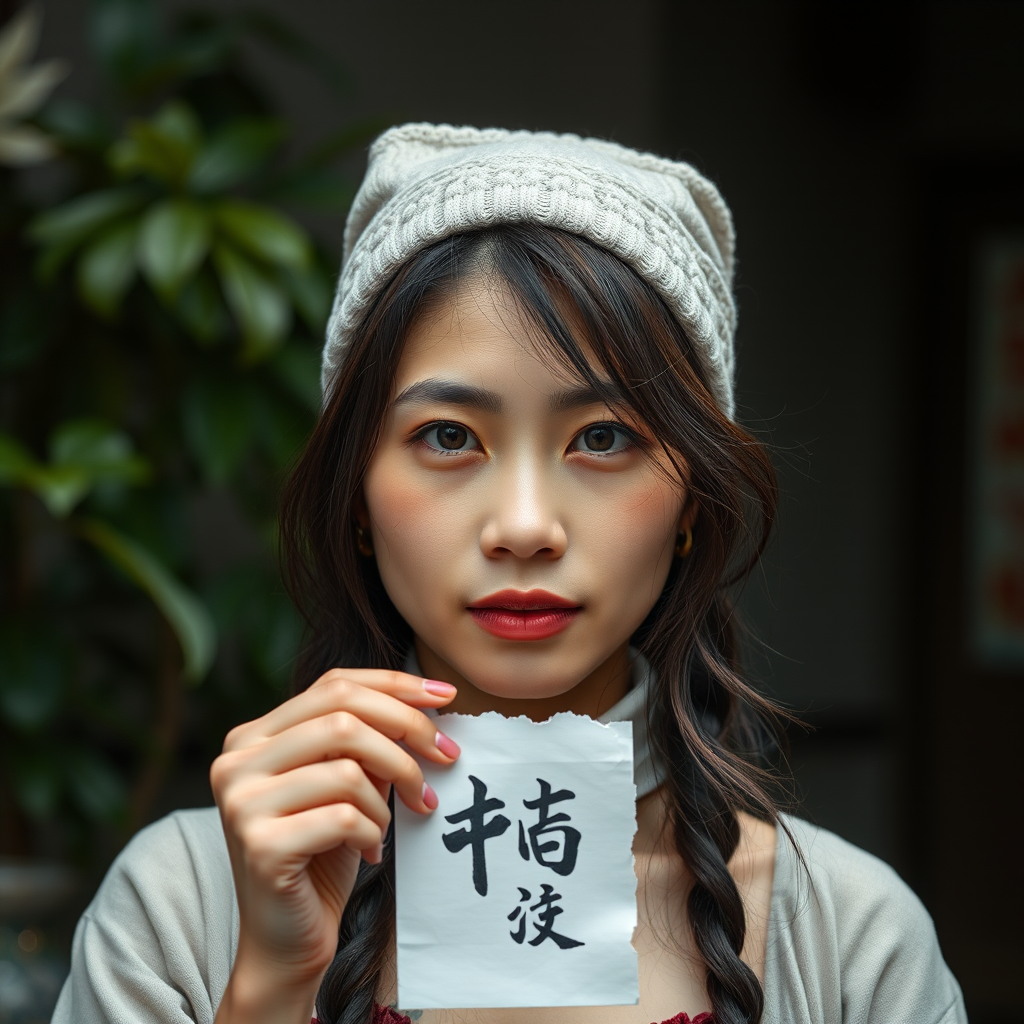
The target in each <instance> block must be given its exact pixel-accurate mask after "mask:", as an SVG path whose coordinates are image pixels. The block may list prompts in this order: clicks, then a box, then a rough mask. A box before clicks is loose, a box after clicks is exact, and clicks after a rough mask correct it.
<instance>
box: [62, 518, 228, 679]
mask: <svg viewBox="0 0 1024 1024" xmlns="http://www.w3.org/2000/svg"><path fill="white" fill-rule="evenodd" d="M80 529H81V532H82V535H83V536H84V537H85V538H86V539H87V540H89V541H91V542H92V543H93V544H95V545H96V547H97V548H99V549H100V551H102V552H103V553H104V554H105V555H106V556H107V557H108V558H109V559H110V560H111V561H112V562H113V563H114V564H115V565H117V566H118V567H119V568H121V569H122V570H123V571H124V572H125V573H126V574H127V575H128V576H129V577H130V578H131V579H132V580H134V582H135V583H137V584H138V585H139V586H140V587H141V588H142V589H143V590H144V591H145V592H146V593H147V594H148V595H149V596H150V598H151V599H152V601H153V603H154V604H155V605H156V606H157V608H159V609H160V611H161V613H162V614H163V616H164V618H165V619H166V620H167V622H168V625H170V627H171V629H172V630H173V631H174V635H175V636H176V637H177V638H178V643H179V644H180V645H181V651H182V656H183V658H184V663H185V673H184V674H185V678H186V679H187V680H189V682H192V683H198V682H200V681H201V680H202V679H203V677H204V676H205V675H206V674H207V672H209V670H210V666H211V665H212V664H213V657H214V654H215V653H216V648H217V634H216V629H215V628H214V625H213V620H212V619H211V618H210V613H209V612H208V611H207V610H206V607H205V606H204V605H203V603H202V601H200V600H199V598H198V597H196V595H195V594H193V593H192V591H191V590H189V589H188V588H187V587H186V586H185V585H184V584H183V583H181V582H180V581H179V580H178V579H176V578H175V577H174V576H173V575H172V574H171V572H170V571H169V570H168V569H167V567H166V566H164V565H163V564H162V563H161V562H160V561H158V560H157V559H156V558H155V557H154V556H153V555H152V554H151V553H150V552H149V551H147V550H146V549H145V548H144V547H143V546H142V545H141V544H139V543H137V542H136V541H134V540H132V539H131V538H130V537H126V536H125V535H124V534H122V533H119V532H118V531H116V530H114V529H112V528H111V527H110V526H108V525H107V524H106V523H101V522H99V521H98V520H95V519H92V520H88V521H87V522H85V523H83V524H82V525H81V527H80Z"/></svg>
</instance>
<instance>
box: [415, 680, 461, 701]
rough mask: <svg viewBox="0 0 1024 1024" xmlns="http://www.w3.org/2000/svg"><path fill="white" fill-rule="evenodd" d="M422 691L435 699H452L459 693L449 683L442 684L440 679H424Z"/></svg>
mask: <svg viewBox="0 0 1024 1024" xmlns="http://www.w3.org/2000/svg"><path fill="white" fill-rule="evenodd" d="M423 689H424V690H426V691H427V693H432V694H433V695H434V696H435V697H454V696H455V694H456V693H458V692H459V691H458V690H456V689H455V687H454V686H452V684H451V683H443V682H441V680H440V679H424V680H423Z"/></svg>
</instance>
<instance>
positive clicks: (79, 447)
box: [50, 418, 149, 484]
mask: <svg viewBox="0 0 1024 1024" xmlns="http://www.w3.org/2000/svg"><path fill="white" fill-rule="evenodd" d="M50 459H51V461H52V462H53V464H54V465H55V466H66V465H73V466H77V467H79V468H81V469H83V470H85V471H86V472H88V473H89V474H90V476H91V477H92V478H93V479H95V480H118V481H123V482H125V483H132V484H137V483H142V482H143V481H144V480H146V479H148V478H149V465H148V463H147V462H146V460H145V459H143V458H141V457H139V456H138V455H136V454H135V446H134V445H133V444H132V440H131V438H130V437H129V436H128V435H127V434H125V433H122V432H121V431H119V430H117V429H116V428H115V427H113V426H111V425H110V424H109V423H106V422H104V421H103V420H97V419H92V418H85V419H76V420H68V421H66V422H64V423H61V424H59V425H58V426H57V427H56V428H55V429H54V432H53V434H52V435H51V437H50Z"/></svg>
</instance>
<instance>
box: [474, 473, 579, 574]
mask: <svg viewBox="0 0 1024 1024" xmlns="http://www.w3.org/2000/svg"><path fill="white" fill-rule="evenodd" d="M494 483H495V484H496V485H497V486H495V489H494V493H493V497H492V499H491V500H492V502H493V504H492V508H491V514H490V516H489V517H488V519H487V521H486V523H485V525H484V528H483V530H482V531H481V534H480V548H481V550H482V551H483V553H484V555H485V556H487V557H488V558H500V557H502V556H503V555H509V554H510V555H514V556H515V557H517V558H532V557H534V556H535V555H542V556H544V557H547V558H560V557H561V556H562V555H563V554H565V549H566V547H567V545H568V537H567V535H566V530H565V524H564V522H563V521H562V516H561V515H560V514H559V512H558V507H559V502H558V500H557V494H556V493H555V491H556V489H555V486H554V482H553V481H551V480H549V479H548V478H547V477H546V475H545V474H544V472H543V471H542V469H541V468H540V467H537V466H535V465H529V464H523V463H520V464H519V465H516V466H509V467H507V469H506V471H505V472H499V473H496V475H495V480H494Z"/></svg>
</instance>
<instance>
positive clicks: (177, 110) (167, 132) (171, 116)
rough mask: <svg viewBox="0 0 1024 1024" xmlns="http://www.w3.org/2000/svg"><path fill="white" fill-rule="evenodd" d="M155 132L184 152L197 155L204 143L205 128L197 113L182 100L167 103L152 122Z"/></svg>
mask: <svg viewBox="0 0 1024 1024" xmlns="http://www.w3.org/2000/svg"><path fill="white" fill-rule="evenodd" d="M150 124H151V125H152V127H153V129H154V131H156V132H158V133H159V134H160V135H161V136H163V138H164V139H166V140H167V141H168V142H173V143H176V144H177V145H178V146H180V147H181V149H182V151H183V152H187V153H189V155H190V156H193V155H195V153H196V151H197V150H198V149H199V146H200V145H201V144H202V141H203V127H202V125H201V124H200V123H199V118H198V117H196V115H195V111H193V110H192V108H191V107H189V106H188V105H187V104H185V103H182V102H181V101H180V100H171V102H170V103H165V104H164V105H163V106H162V107H161V108H160V109H159V110H158V111H157V113H156V116H155V117H154V118H153V119H152V121H151V122H150Z"/></svg>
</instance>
